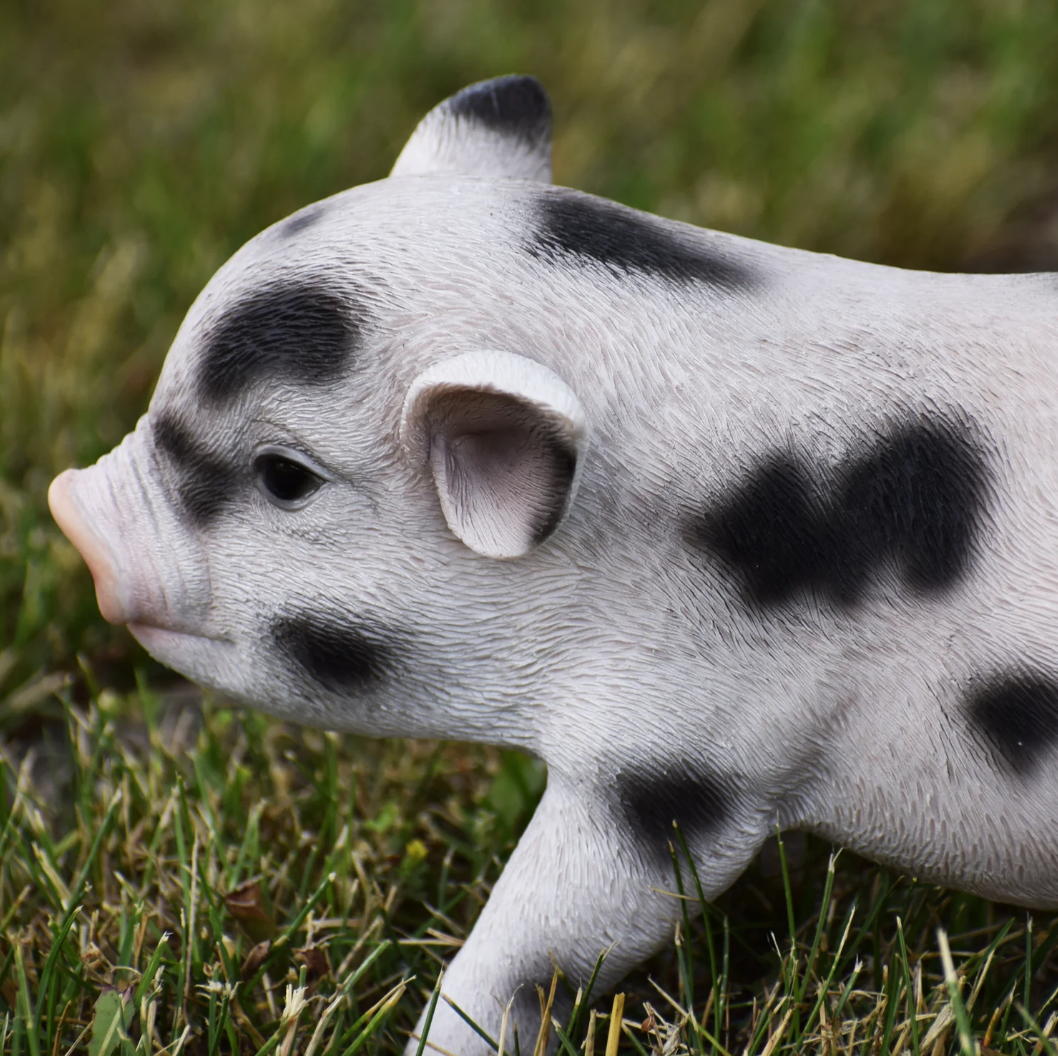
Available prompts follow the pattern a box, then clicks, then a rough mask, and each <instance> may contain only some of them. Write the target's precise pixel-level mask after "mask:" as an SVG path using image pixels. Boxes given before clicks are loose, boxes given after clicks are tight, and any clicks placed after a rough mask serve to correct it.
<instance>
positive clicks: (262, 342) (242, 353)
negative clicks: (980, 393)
mask: <svg viewBox="0 0 1058 1056" xmlns="http://www.w3.org/2000/svg"><path fill="white" fill-rule="evenodd" d="M363 318H364V313H363V312H362V310H360V309H359V308H357V307H356V306H355V305H354V303H353V299H352V297H351V295H349V294H348V293H345V294H340V293H337V292H335V291H333V290H329V289H326V288H325V287H323V286H319V285H310V284H300V285H297V284H294V285H289V284H284V285H276V286H265V287H263V288H262V289H261V290H259V291H258V292H256V293H254V294H253V295H252V296H250V297H247V298H246V299H245V300H243V301H240V302H239V303H237V304H236V305H234V306H233V307H232V308H231V309H230V310H229V311H227V312H225V314H224V315H223V316H222V317H221V318H220V320H219V321H218V322H217V323H216V325H215V326H213V327H212V328H211V329H210V330H209V332H208V333H207V334H206V336H205V340H204V343H203V351H202V359H201V364H200V367H199V377H198V389H199V393H200V394H201V396H202V398H203V399H204V400H206V401H208V402H210V403H218V402H220V401H223V400H227V399H229V398H230V397H232V396H233V395H235V394H236V393H238V392H239V391H240V390H241V389H243V388H245V387H246V386H248V385H250V384H252V383H253V382H255V381H257V380H258V379H260V378H262V377H275V378H281V379H283V380H285V381H291V382H295V383H298V384H303V385H322V384H326V383H328V382H332V381H335V380H337V379H338V378H340V377H341V376H342V374H343V373H344V372H345V370H346V368H347V367H348V365H349V360H350V358H351V356H352V354H353V352H354V350H355V347H356V344H357V341H358V338H359V336H360V330H361V326H362V324H363Z"/></svg>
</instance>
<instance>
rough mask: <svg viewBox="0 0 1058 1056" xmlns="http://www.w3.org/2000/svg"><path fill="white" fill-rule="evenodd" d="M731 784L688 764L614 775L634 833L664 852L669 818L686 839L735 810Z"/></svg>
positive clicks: (712, 828) (713, 828)
mask: <svg viewBox="0 0 1058 1056" xmlns="http://www.w3.org/2000/svg"><path fill="white" fill-rule="evenodd" d="M734 795H735V790H734V789H733V788H731V787H729V785H728V784H727V783H725V782H723V781H721V780H720V779H719V778H718V777H716V776H713V775H709V774H704V773H701V772H700V771H698V770H696V769H693V768H691V767H690V766H689V765H683V766H679V767H676V768H675V769H672V770H668V771H665V772H664V773H657V772H649V771H648V772H633V773H625V774H620V775H619V776H618V796H619V802H620V809H621V813H622V814H623V816H624V820H625V822H626V823H627V824H628V826H629V827H630V828H631V830H632V833H633V835H634V837H635V839H636V840H637V841H638V842H639V843H641V844H644V845H646V846H650V847H652V848H654V849H655V851H656V852H657V853H658V854H659V855H661V856H662V857H668V853H669V851H668V846H669V843H670V842H672V843H675V842H676V841H675V839H674V836H675V834H674V832H673V828H672V823H673V822H675V823H676V824H677V825H678V826H679V827H680V832H681V833H682V835H683V837H684V839H685V840H687V841H688V843H690V842H692V841H693V840H695V839H699V838H701V837H703V836H709V835H712V834H713V833H715V832H717V831H718V830H719V829H720V828H721V827H722V826H723V825H724V824H725V822H727V821H728V820H729V818H730V817H731V814H732V812H733V804H734Z"/></svg>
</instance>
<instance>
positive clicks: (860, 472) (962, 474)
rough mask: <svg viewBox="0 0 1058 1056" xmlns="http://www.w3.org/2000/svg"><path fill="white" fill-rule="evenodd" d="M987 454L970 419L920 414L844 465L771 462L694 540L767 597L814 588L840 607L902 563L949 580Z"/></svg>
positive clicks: (968, 532) (771, 600)
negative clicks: (972, 433) (956, 421)
mask: <svg viewBox="0 0 1058 1056" xmlns="http://www.w3.org/2000/svg"><path fill="white" fill-rule="evenodd" d="M987 481H988V475H987V471H986V467H985V460H984V456H983V454H982V452H981V451H980V450H979V449H978V448H977V447H976V445H975V444H974V443H973V442H972V440H971V438H970V437H969V435H968V431H967V430H966V429H965V428H962V427H956V426H954V425H951V424H950V423H948V422H946V421H944V420H941V419H926V418H923V419H921V420H919V421H916V422H913V423H911V424H909V425H907V426H905V427H903V428H900V429H897V430H895V431H894V432H893V433H891V434H890V435H889V436H887V437H882V438H881V439H879V440H877V441H876V442H875V443H874V444H873V445H872V446H871V447H870V448H869V449H867V450H866V451H864V452H863V453H862V454H860V455H859V456H853V457H852V458H850V459H849V460H848V461H847V463H846V464H845V465H844V466H840V467H838V468H837V469H832V468H823V469H819V470H818V471H817V472H815V473H810V472H809V470H808V469H807V467H804V466H802V465H800V464H799V463H798V462H797V461H796V460H795V459H793V458H792V457H790V456H788V455H777V456H773V457H772V458H770V459H768V460H767V461H766V462H765V463H764V464H763V465H762V466H760V467H759V468H758V469H757V470H755V471H754V472H753V473H752V474H751V475H750V477H749V479H748V480H747V481H746V482H745V483H744V484H742V485H740V486H739V487H738V488H737V489H736V490H735V491H734V492H733V493H731V494H730V495H728V496H727V497H726V498H725V499H724V500H723V501H721V503H720V504H719V505H718V507H717V508H716V509H715V510H713V511H710V512H707V513H706V514H704V515H701V516H697V517H695V518H692V519H691V521H690V523H689V525H688V529H687V533H686V539H687V541H688V543H689V544H690V545H691V546H692V547H694V548H695V549H700V550H703V551H706V552H709V553H712V554H713V555H715V556H716V557H718V558H720V560H721V561H722V562H723V564H724V565H725V566H727V567H728V568H729V569H730V570H731V571H732V572H733V573H734V574H735V575H736V576H737V577H738V578H739V579H740V580H741V582H742V584H743V586H744V589H745V594H746V596H747V599H748V600H750V601H751V602H753V603H754V604H757V605H761V606H766V605H772V604H777V603H781V602H784V601H787V600H788V599H790V598H791V597H792V596H794V595H795V594H796V593H797V592H799V591H804V590H806V589H810V590H814V591H816V592H818V593H820V594H823V595H825V596H828V597H830V598H831V599H832V600H834V601H836V602H838V603H841V604H843V605H853V604H855V603H856V602H857V601H858V600H859V599H860V598H861V596H862V594H863V592H864V590H865V588H866V586H867V584H868V582H869V580H870V578H871V576H872V575H874V574H875V573H876V572H877V571H878V569H879V568H880V567H882V566H884V565H885V564H886V563H891V564H892V565H894V566H895V567H896V568H897V569H898V570H899V571H900V573H901V575H902V576H903V578H904V580H905V582H906V584H907V586H908V587H909V588H910V589H911V590H912V591H914V592H917V593H933V592H937V591H941V590H944V589H947V588H949V587H951V586H952V585H953V584H955V583H956V582H957V581H958V580H959V578H960V577H961V576H962V575H963V574H964V573H965V572H966V571H967V569H968V567H969V564H970V560H971V558H972V556H973V550H974V545H975V538H976V534H977V529H978V528H979V526H980V523H981V520H982V516H983V511H984V504H985V498H986V491H987Z"/></svg>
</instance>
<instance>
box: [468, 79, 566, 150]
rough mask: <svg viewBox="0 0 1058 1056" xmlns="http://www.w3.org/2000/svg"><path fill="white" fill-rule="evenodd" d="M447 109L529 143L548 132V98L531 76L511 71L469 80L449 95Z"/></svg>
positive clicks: (536, 141) (549, 115)
mask: <svg viewBox="0 0 1058 1056" xmlns="http://www.w3.org/2000/svg"><path fill="white" fill-rule="evenodd" d="M448 110H449V112H450V113H452V114H455V115H456V116H457V117H463V118H467V119H469V120H472V121H476V122H478V123H479V124H481V125H484V126H485V127H486V128H489V129H491V130H492V131H494V132H499V133H502V134H504V135H508V136H517V137H518V138H519V139H523V140H525V141H526V142H528V143H529V144H530V145H534V144H537V143H539V142H540V141H541V140H546V139H547V138H548V137H549V136H550V135H551V100H550V99H548V97H547V92H545V91H544V88H543V85H542V84H541V83H540V82H539V81H538V80H537V79H536V78H535V77H524V76H519V75H517V74H512V75H511V76H509V77H496V78H494V79H493V80H491V81H482V82H481V83H480V84H472V85H470V86H469V87H468V88H464V89H463V90H462V91H461V92H459V93H457V94H456V95H454V96H452V98H451V99H450V100H449V101H448Z"/></svg>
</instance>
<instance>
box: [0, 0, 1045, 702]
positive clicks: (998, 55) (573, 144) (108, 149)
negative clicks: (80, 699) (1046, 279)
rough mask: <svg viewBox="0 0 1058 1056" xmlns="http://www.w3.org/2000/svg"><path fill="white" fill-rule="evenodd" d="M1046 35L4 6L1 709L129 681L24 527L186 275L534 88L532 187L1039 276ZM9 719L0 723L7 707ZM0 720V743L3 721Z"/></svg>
mask: <svg viewBox="0 0 1058 1056" xmlns="http://www.w3.org/2000/svg"><path fill="white" fill-rule="evenodd" d="M1055 55H1058V6H1056V5H1055V4H1054V3H1052V2H1038V0H1037V2H1028V0H905V2H903V3H898V2H891V0H886V2H882V0H796V2H794V0H787V2H782V3H779V2H767V0H707V2H705V3H701V2H690V0H617V2H613V3H606V2H602V0H579V2H577V3H570V2H561V0H531V2H530V0H518V2H507V3H502V4H501V3H495V2H487V0H445V2H443V3H434V4H429V3H422V4H419V3H415V2H412V0H300V2H299V3H297V4H290V3H284V2H278V0H232V2H226V3H217V2H215V0H183V2H179V3H178V2H176V0H108V3H106V4H91V3H86V2H84V0H4V3H3V4H0V335H2V336H0V650H2V651H0V696H2V695H3V693H4V692H5V691H6V692H8V693H9V694H10V693H11V692H12V691H13V690H14V689H17V688H18V687H19V686H22V687H23V691H22V693H21V695H20V696H18V697H17V700H16V705H17V708H16V710H24V709H26V708H27V707H31V706H32V703H33V700H34V699H35V697H36V696H39V695H40V693H42V692H45V690H46V687H43V686H40V685H38V689H37V690H36V691H34V690H33V689H32V687H31V686H27V684H26V680H27V679H31V678H32V677H34V676H37V677H39V676H40V674H41V673H44V672H47V671H49V670H55V669H58V668H62V667H69V666H70V664H71V658H72V655H73V653H74V651H76V650H83V651H85V652H86V653H87V654H88V655H90V656H91V657H92V658H93V660H94V662H96V663H97V664H99V665H102V668H103V669H104V670H105V671H106V672H107V673H108V677H112V678H114V679H117V680H120V679H122V678H123V677H126V675H127V672H128V669H129V666H130V665H129V661H130V658H131V657H133V656H138V659H139V662H142V661H143V657H142V654H136V653H133V652H132V650H133V649H134V648H135V647H134V646H133V645H132V644H131V642H130V640H129V638H128V636H127V635H126V634H125V633H124V632H121V631H112V630H110V629H108V628H106V627H105V626H104V625H103V624H102V622H101V621H100V619H99V617H98V614H97V612H96V609H95V604H94V600H93V597H92V592H91V587H90V583H89V580H88V577H87V574H86V572H85V570H84V569H83V567H82V565H81V563H80V561H79V560H78V559H77V558H76V556H75V555H74V554H73V552H72V551H71V549H70V548H69V547H68V546H67V545H66V543H65V542H64V541H62V540H61V538H60V537H59V536H58V534H57V532H56V530H55V529H54V527H53V526H52V523H51V520H50V518H49V516H48V514H47V511H46V506H45V490H46V486H47V483H48V481H49V479H50V478H51V477H52V475H53V474H54V473H55V472H56V471H58V470H59V469H61V468H63V467H65V466H68V465H72V464H86V463H89V462H91V461H93V460H94V459H95V458H97V457H98V456H99V455H100V454H101V453H103V452H104V451H105V450H107V449H109V448H110V447H111V446H112V445H113V444H114V443H116V442H117V441H118V440H119V439H120V437H121V436H122V435H123V434H124V433H125V432H126V431H127V430H128V429H129V428H131V426H132V425H133V423H134V422H135V420H136V418H137V416H138V415H139V414H141V413H142V412H143V410H144V409H145V407H146V403H147V400H148V398H149V395H150V392H151V387H152V384H153V381H154V378H155V376H156V374H157V371H158V369H159V367H160V364H161V361H162V359H163V357H164V355H165V351H166V348H167V346H168V344H169V341H170V339H171V338H172V335H173V333H174V331H175V329H176V327H177V325H178V323H179V321H180V318H181V317H182V315H183V314H184V312H185V310H186V309H187V307H188V305H189V304H190V302H191V300H192V299H193V298H194V296H195V294H196V293H197V292H198V291H199V289H200V288H201V287H202V285H203V284H204V283H205V281H206V280H207V279H208V278H209V276H210V274H211V273H212V272H213V271H214V269H215V268H216V267H217V266H218V265H219V264H220V263H221V262H222V261H223V260H224V259H225V258H226V257H227V256H228V255H229V254H230V253H231V252H232V251H233V250H234V249H235V248H237V247H238V246H239V245H240V244H241V243H242V242H243V241H244V240H246V239H247V238H248V237H250V236H251V235H253V234H254V233H255V232H257V231H258V230H260V229H261V228H262V227H264V226H265V225H267V224H269V223H271V222H273V221H274V220H276V219H278V218H280V217H282V216H284V215H285V214H287V213H289V212H291V211H292V210H294V209H296V208H298V207H299V206H301V205H304V204H306V203H308V202H310V201H313V200H314V199H317V198H320V197H323V196H325V195H328V194H331V193H333V192H336V191H339V190H342V189H343V188H345V187H348V186H351V185H353V184H356V183H360V182H363V181H366V180H373V179H378V178H380V177H382V176H384V175H385V174H386V172H387V171H388V168H389V166H390V164H391V163H392V161H393V159H394V158H395V157H396V154H397V153H398V151H399V149H400V147H401V145H402V144H403V142H404V140H405V138H406V137H407V135H408V133H409V132H410V131H411V129H412V128H413V127H414V125H415V123H416V121H417V120H418V119H419V117H421V116H422V114H423V113H425V111H426V110H428V109H429V108H430V107H431V106H432V105H434V104H435V103H436V102H437V101H439V100H440V99H441V98H443V97H444V96H446V95H448V94H450V93H451V92H453V91H455V90H457V89H458V88H460V87H461V86H463V85H464V84H466V83H468V82H470V81H474V80H477V79H480V78H484V77H488V76H492V75H495V74H498V73H505V72H509V71H522V72H532V73H535V74H536V75H538V76H539V77H540V78H541V79H542V80H543V81H544V83H545V84H546V86H547V87H548V89H549V90H550V92H551V94H552V97H553V101H554V108H555V175H556V180H557V181H558V182H561V183H565V184H569V185H572V186H576V187H580V188H583V189H586V190H589V191H592V192H595V193H598V194H603V195H607V196H610V197H614V198H617V199H619V200H621V201H624V202H627V203H629V204H631V205H634V206H637V207H640V208H643V209H649V210H653V211H657V212H660V213H663V214H665V215H668V216H672V217H676V218H678V219H682V220H689V221H691V222H694V223H698V224H704V225H708V226H713V227H717V228H721V229H724V230H728V231H734V232H737V233H739V234H745V235H750V236H753V237H756V238H763V239H769V240H773V241H779V242H783V243H787V244H790V245H797V246H801V247H805V248H809V249H816V250H824V251H828V252H835V253H841V254H845V255H849V256H854V257H859V258H863V259H868V260H874V261H880V262H884V263H889V264H897V265H901V266H907V267H928V268H937V269H959V268H1003V267H1009V268H1012V269H1022V270H1025V269H1032V268H1047V267H1053V266H1054V264H1055V260H1056V259H1058V222H1056V219H1055V218H1056V216H1058V193H1056V192H1058V62H1055V61H1054V56H1055ZM7 706H8V710H9V711H10V708H11V707H12V706H13V705H11V703H10V699H9V700H8V705H7ZM0 719H2V714H0Z"/></svg>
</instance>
